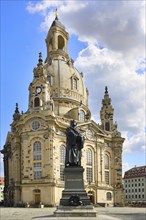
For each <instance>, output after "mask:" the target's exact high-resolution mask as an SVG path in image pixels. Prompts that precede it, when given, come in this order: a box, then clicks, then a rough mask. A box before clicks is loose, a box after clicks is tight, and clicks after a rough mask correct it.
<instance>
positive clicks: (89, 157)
mask: <svg viewBox="0 0 146 220" xmlns="http://www.w3.org/2000/svg"><path fill="white" fill-rule="evenodd" d="M86 165H89V166H90V165H92V151H91V150H90V149H87V151H86Z"/></svg>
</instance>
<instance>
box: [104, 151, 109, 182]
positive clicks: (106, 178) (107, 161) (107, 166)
mask: <svg viewBox="0 0 146 220" xmlns="http://www.w3.org/2000/svg"><path fill="white" fill-rule="evenodd" d="M104 170H105V182H106V184H108V185H109V156H108V155H107V154H106V155H105V156H104Z"/></svg>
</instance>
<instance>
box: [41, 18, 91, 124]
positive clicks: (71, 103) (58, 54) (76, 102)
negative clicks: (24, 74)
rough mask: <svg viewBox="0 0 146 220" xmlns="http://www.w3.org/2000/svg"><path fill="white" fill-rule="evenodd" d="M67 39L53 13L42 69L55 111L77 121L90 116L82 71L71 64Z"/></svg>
mask: <svg viewBox="0 0 146 220" xmlns="http://www.w3.org/2000/svg"><path fill="white" fill-rule="evenodd" d="M68 39H69V35H68V33H67V32H66V30H65V27H64V25H62V24H61V22H60V21H59V20H58V17H57V16H56V18H55V20H54V21H53V23H52V25H51V27H50V29H49V31H48V34H47V37H46V45H47V58H46V60H45V64H44V71H45V74H46V77H47V81H48V82H49V84H50V88H51V89H50V91H51V92H50V96H51V98H52V99H53V101H54V105H55V114H56V115H63V116H66V117H69V118H74V119H76V120H78V119H79V118H80V116H81V118H82V117H85V116H87V117H90V111H89V109H88V90H87V88H86V87H85V84H84V81H83V73H82V72H79V71H78V70H77V69H76V68H75V67H74V61H73V60H72V59H71V58H70V57H69V55H68ZM79 107H80V108H79ZM79 111H81V115H80V112H79ZM81 120H83V119H81Z"/></svg>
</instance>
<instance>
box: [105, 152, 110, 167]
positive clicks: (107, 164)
mask: <svg viewBox="0 0 146 220" xmlns="http://www.w3.org/2000/svg"><path fill="white" fill-rule="evenodd" d="M104 167H105V169H109V156H108V155H107V154H106V155H105V156H104Z"/></svg>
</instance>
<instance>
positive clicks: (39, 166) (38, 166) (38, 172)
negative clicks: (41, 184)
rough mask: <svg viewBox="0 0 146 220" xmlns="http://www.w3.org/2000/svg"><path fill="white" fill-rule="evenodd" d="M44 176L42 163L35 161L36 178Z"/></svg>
mask: <svg viewBox="0 0 146 220" xmlns="http://www.w3.org/2000/svg"><path fill="white" fill-rule="evenodd" d="M41 178H42V163H34V179H36V180H37V179H41Z"/></svg>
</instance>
